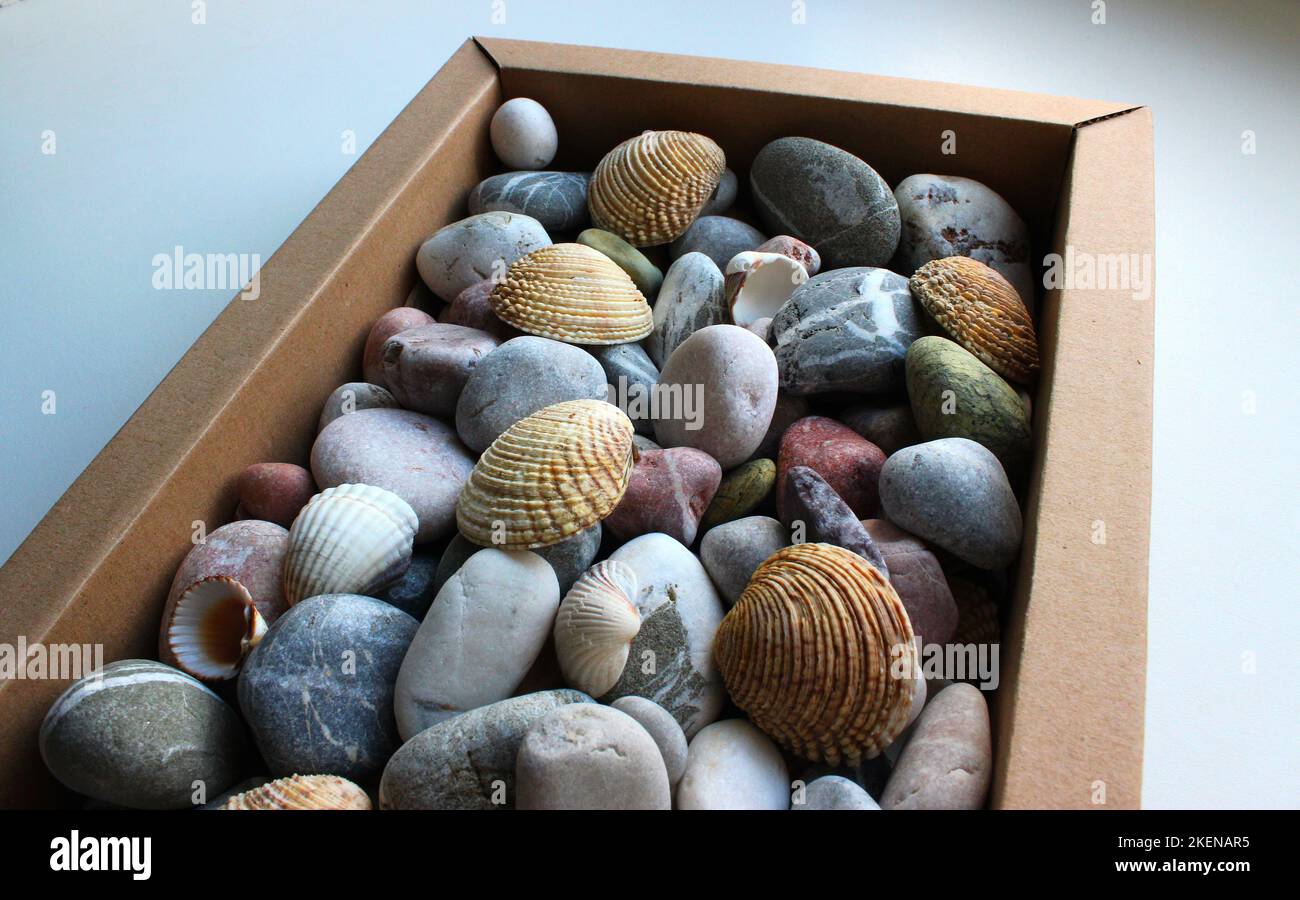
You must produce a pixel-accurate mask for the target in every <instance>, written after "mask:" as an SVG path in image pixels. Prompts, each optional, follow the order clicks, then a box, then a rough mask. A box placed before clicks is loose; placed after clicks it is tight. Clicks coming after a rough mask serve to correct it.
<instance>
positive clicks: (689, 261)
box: [646, 253, 728, 366]
mask: <svg viewBox="0 0 1300 900" xmlns="http://www.w3.org/2000/svg"><path fill="white" fill-rule="evenodd" d="M724 286H725V281H724V279H723V277H722V272H721V270H719V269H718V267H717V266H716V265H714V264H713V260H711V259H709V258H708V257H707V256H705V255H704V254H703V253H687V254H686V255H684V256H680V257H678V258H677V259H676V260H675V261H674V262H673V264H672V265H671V266H669V267H668V274H667V275H665V276H664V283H663V286H662V287H660V288H659V299H657V300H656V301H655V308H654V326H655V327H654V331H652V332H651V333H650V336H649V337H648V338H646V350H647V351H649V353H650V358H651V359H652V360H654V362H655V365H658V366H663V364H664V363H665V362H667V360H668V357H670V356H671V355H672V353H673V351H674V350H676V349H677V348H678V347H679V346H681V343H682V341H684V340H686V339H687V338H688V337H690V336H691V335H692V334H694V333H695V332H697V331H699V330H700V329H701V328H707V327H709V326H710V325H721V324H723V323H724V322H726V321H727V318H728V317H727V300H726V294H725V291H724Z"/></svg>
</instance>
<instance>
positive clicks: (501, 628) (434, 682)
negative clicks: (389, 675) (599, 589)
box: [393, 548, 560, 740]
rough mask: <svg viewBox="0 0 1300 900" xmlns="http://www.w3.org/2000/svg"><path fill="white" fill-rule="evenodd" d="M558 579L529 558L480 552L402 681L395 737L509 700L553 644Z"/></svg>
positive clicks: (424, 629) (427, 630) (453, 583)
mask: <svg viewBox="0 0 1300 900" xmlns="http://www.w3.org/2000/svg"><path fill="white" fill-rule="evenodd" d="M559 606H560V586H559V583H558V582H557V581H556V580H555V571H554V570H553V569H552V568H551V567H550V566H549V565H548V564H547V563H546V561H545V560H544V559H542V558H541V557H540V556H538V555H537V554H535V553H530V552H528V551H527V550H497V549H494V548H488V549H484V550H480V551H479V552H477V553H475V554H474V555H473V556H471V557H470V558H469V560H468V561H467V562H466V563H465V564H464V565H463V566H461V567H460V569H459V570H458V571H457V572H456V574H455V575H453V576H451V578H449V579H448V580H447V583H446V584H444V585H443V586H442V588H441V590H439V591H438V596H437V597H436V598H435V599H434V601H433V606H432V607H430V609H429V612H428V615H426V616H425V617H424V621H423V622H421V623H420V629H419V631H418V632H416V634H415V638H414V640H412V641H411V645H410V649H408V650H407V651H406V656H405V658H404V659H403V660H402V667H401V671H400V672H399V673H398V676H397V689H396V693H395V695H394V698H393V710H394V712H395V714H396V716H397V730H398V732H399V733H400V734H401V735H402V739H403V740H410V739H411V738H412V737H414V736H415V735H417V734H419V733H420V732H421V731H423V730H424V729H426V728H428V727H430V726H432V725H436V724H438V723H439V722H442V721H444V720H445V719H448V718H451V717H452V716H456V715H459V714H460V713H462V712H465V711H467V710H471V709H477V708H478V707H480V706H487V705H488V704H490V703H495V702H497V701H498V700H504V699H506V698H507V697H509V696H510V695H511V694H512V693H513V692H514V690H515V687H516V686H518V684H519V683H520V682H521V681H523V678H524V676H525V675H526V674H528V670H529V669H530V668H531V667H532V665H533V662H534V661H535V660H536V659H537V656H538V654H539V653H541V652H542V647H543V645H545V644H546V639H547V638H548V637H550V633H551V624H552V622H553V621H554V620H555V612H556V610H557V609H559Z"/></svg>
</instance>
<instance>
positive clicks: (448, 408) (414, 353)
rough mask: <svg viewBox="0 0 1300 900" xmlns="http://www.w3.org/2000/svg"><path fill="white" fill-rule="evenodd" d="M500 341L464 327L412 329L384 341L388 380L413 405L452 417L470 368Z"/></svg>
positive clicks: (404, 402) (418, 409)
mask: <svg viewBox="0 0 1300 900" xmlns="http://www.w3.org/2000/svg"><path fill="white" fill-rule="evenodd" d="M497 343H498V342H497V339H496V338H494V337H493V336H492V335H490V334H488V333H487V332H486V331H479V330H477V329H475V328H466V327H465V326H464V325H445V324H442V323H438V322H435V323H433V324H432V325H421V326H419V327H416V328H408V329H406V330H405V331H402V332H399V333H397V334H395V335H393V336H392V337H390V338H389V339H388V341H387V342H386V343H385V344H384V382H385V383H386V384H387V385H388V389H389V390H390V391H391V392H392V394H393V396H394V397H396V398H397V402H398V403H400V404H401V405H402V406H404V407H406V408H407V409H412V410H415V411H416V412H422V413H425V414H427V415H430V416H440V417H443V418H449V417H451V416H452V415H455V412H456V401H457V400H458V399H459V398H460V392H461V391H462V390H463V389H464V387H465V382H467V381H468V380H469V375H470V372H473V371H474V367H475V366H477V365H478V364H479V361H480V360H481V359H483V357H485V356H487V355H488V354H489V353H491V352H492V351H493V350H495V349H496V348H497Z"/></svg>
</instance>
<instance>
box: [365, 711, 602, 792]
mask: <svg viewBox="0 0 1300 900" xmlns="http://www.w3.org/2000/svg"><path fill="white" fill-rule="evenodd" d="M592 702H593V701H592V699H591V698H590V697H588V696H587V695H586V694H584V693H581V692H580V691H571V690H555V691H538V692H537V693H533V694H525V695H523V696H522V697H511V698H509V699H508V700H502V701H500V702H498V703H493V704H492V705H490V706H483V707H479V708H478V709H472V710H470V711H469V712H467V713H465V714H463V715H459V716H456V717H455V718H453V719H448V720H446V721H444V722H441V723H439V724H437V725H434V726H433V727H432V728H426V729H425V730H424V731H421V732H420V733H419V734H417V735H416V736H415V737H413V738H412V739H411V740H409V741H407V742H406V743H405V744H403V745H402V746H401V748H400V749H399V750H398V751H397V752H396V753H394V754H393V757H392V759H390V760H389V761H388V766H387V767H386V768H385V769H384V777H383V779H382V780H381V781H380V782H379V806H380V808H381V809H512V808H514V805H515V758H516V757H517V756H518V755H519V746H520V745H521V744H522V743H523V741H524V735H526V734H527V733H528V729H529V728H530V727H531V726H532V724H533V723H534V722H536V721H537V720H538V719H540V718H541V717H542V716H545V715H546V714H547V713H549V712H551V711H552V710H555V709H558V708H560V707H562V706H567V705H568V704H571V703H592Z"/></svg>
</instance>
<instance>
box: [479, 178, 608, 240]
mask: <svg viewBox="0 0 1300 900" xmlns="http://www.w3.org/2000/svg"><path fill="white" fill-rule="evenodd" d="M590 180H591V175H590V174H589V173H587V172H506V173H505V174H503V175H493V176H491V177H490V178H485V179H484V180H483V181H480V182H479V183H478V184H477V185H475V187H474V190H472V191H470V192H469V212H470V215H475V216H476V215H478V214H479V213H485V212H508V213H518V214H520V215H524V216H532V217H533V218H534V219H536V220H537V221H538V222H541V223H542V227H543V228H545V229H546V230H547V231H550V232H555V231H572V230H573V229H575V228H581V227H582V226H583V225H586V224H587V221H588V215H587V182H589V181H590Z"/></svg>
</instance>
